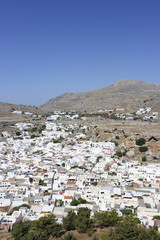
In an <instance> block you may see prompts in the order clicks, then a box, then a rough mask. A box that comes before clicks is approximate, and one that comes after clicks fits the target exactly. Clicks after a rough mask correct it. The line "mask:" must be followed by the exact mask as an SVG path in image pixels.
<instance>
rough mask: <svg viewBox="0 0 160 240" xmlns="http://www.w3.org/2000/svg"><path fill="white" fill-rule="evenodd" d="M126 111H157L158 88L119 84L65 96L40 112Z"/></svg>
mask: <svg viewBox="0 0 160 240" xmlns="http://www.w3.org/2000/svg"><path fill="white" fill-rule="evenodd" d="M117 107H118V108H121V107H125V108H127V109H128V110H130V111H135V110H137V109H138V108H140V107H152V108H153V109H154V110H155V111H158V110H159V111H160V85H157V84H151V83H148V82H142V81H137V80H126V79H123V80H120V81H118V82H116V83H114V84H112V85H110V86H108V87H104V88H101V89H98V90H94V91H89V92H84V93H65V94H63V95H61V96H59V97H56V98H52V99H51V100H49V101H48V102H46V103H45V104H44V105H42V106H41V109H42V110H43V111H45V112H52V111H54V110H62V111H69V110H75V111H80V112H84V111H87V112H93V111H98V110H105V109H107V110H108V109H113V108H117Z"/></svg>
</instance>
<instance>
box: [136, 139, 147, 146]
mask: <svg viewBox="0 0 160 240" xmlns="http://www.w3.org/2000/svg"><path fill="white" fill-rule="evenodd" d="M145 143H146V140H145V139H144V138H139V139H137V140H136V145H138V146H142V145H144V144H145Z"/></svg>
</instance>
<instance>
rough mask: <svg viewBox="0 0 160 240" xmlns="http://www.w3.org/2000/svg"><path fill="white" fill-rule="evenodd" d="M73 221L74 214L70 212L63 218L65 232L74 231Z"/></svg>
mask: <svg viewBox="0 0 160 240" xmlns="http://www.w3.org/2000/svg"><path fill="white" fill-rule="evenodd" d="M75 220H76V214H75V212H73V211H70V212H69V213H68V215H67V216H66V217H63V219H62V222H63V227H64V228H65V229H66V230H67V231H70V230H74V229H75Z"/></svg>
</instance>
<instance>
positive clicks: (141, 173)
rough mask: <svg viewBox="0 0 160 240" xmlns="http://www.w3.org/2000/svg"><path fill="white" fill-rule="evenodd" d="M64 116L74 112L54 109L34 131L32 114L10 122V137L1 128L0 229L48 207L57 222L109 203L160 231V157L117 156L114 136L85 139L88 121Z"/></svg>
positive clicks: (38, 214) (40, 213) (109, 206)
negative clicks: (12, 131) (78, 121)
mask: <svg viewBox="0 0 160 240" xmlns="http://www.w3.org/2000/svg"><path fill="white" fill-rule="evenodd" d="M143 111H144V109H140V110H139V111H137V112H138V113H137V114H141V113H146V112H143ZM146 111H148V112H150V109H148V110H146ZM15 114H22V113H20V112H17V113H15ZM26 115H28V116H30V115H31V114H30V113H27V114H26ZM62 116H63V118H65V119H69V120H71V121H72V120H73V119H76V118H78V114H74V113H72V114H71V115H70V114H65V113H61V114H59V112H55V113H54V114H53V115H51V116H48V117H47V118H46V119H45V121H44V122H41V128H40V129H39V135H38V136H37V135H36V134H35V133H34V132H35V131H34V130H36V131H38V129H35V125H34V121H33V119H32V122H30V123H29V122H17V123H16V124H14V126H12V127H13V128H14V129H16V136H14V137H13V136H11V134H10V133H8V132H7V131H3V132H2V136H3V138H2V137H1V138H2V139H4V138H5V141H4V140H3V141H1V142H0V229H1V230H4V229H11V228H12V225H13V224H14V223H15V222H17V221H19V220H23V221H26V220H37V219H39V218H40V217H42V216H45V215H47V214H50V213H53V214H54V215H55V216H56V218H57V219H58V222H59V223H61V222H62V218H63V217H64V216H67V214H68V212H69V211H70V210H73V211H75V212H77V211H78V209H79V208H81V207H87V208H89V209H90V210H91V215H93V214H94V213H95V212H96V211H106V210H108V211H111V210H113V209H116V211H117V212H118V215H119V216H124V215H125V214H135V216H137V217H138V218H139V219H140V221H141V223H142V224H143V225H144V226H146V227H147V228H149V227H150V226H157V227H158V230H159V231H160V220H159V219H160V163H159V162H158V161H157V162H156V163H153V162H146V161H144V163H143V162H140V161H136V160H135V159H132V158H131V159H130V161H126V159H125V158H123V157H120V158H119V157H118V156H117V155H116V149H117V146H116V142H114V141H110V139H109V140H108V141H94V138H91V139H87V138H86V131H87V130H88V128H89V126H87V122H86V124H83V125H78V124H76V123H73V124H64V123H62V122H61V121H60V119H61V118H62ZM152 116H157V113H154V114H153V115H152ZM33 117H34V116H32V118H33ZM35 117H36V116H35ZM84 118H85V117H84ZM152 119H153V118H152Z"/></svg>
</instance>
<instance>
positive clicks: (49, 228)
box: [31, 214, 62, 239]
mask: <svg viewBox="0 0 160 240" xmlns="http://www.w3.org/2000/svg"><path fill="white" fill-rule="evenodd" d="M31 230H32V231H33V232H36V233H38V234H39V235H40V236H41V237H43V239H48V238H49V236H51V235H52V236H53V237H58V236H59V235H60V232H61V230H62V226H61V225H60V224H59V223H57V219H56V218H55V215H53V214H49V215H47V216H44V217H41V218H39V219H38V220H36V221H34V224H33V226H32V228H31Z"/></svg>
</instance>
